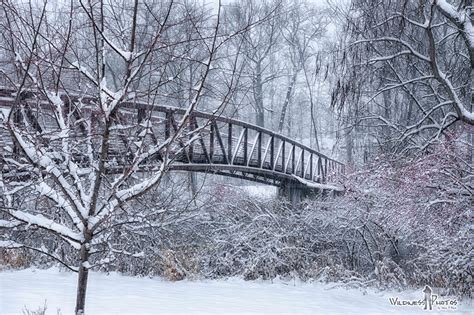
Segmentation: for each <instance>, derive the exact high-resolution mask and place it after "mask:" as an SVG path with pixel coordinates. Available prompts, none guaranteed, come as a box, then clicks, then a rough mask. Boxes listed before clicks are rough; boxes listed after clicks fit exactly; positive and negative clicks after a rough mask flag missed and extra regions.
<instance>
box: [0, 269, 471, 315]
mask: <svg viewBox="0 0 474 315" xmlns="http://www.w3.org/2000/svg"><path fill="white" fill-rule="evenodd" d="M0 285H1V287H0V314H2V315H4V314H22V310H24V309H25V307H27V308H28V309H30V310H36V309H38V307H40V306H42V305H44V303H45V301H46V304H47V312H46V314H57V310H58V309H60V310H61V314H72V313H73V307H74V299H75V285H76V277H75V275H74V274H73V273H70V272H61V271H58V270H57V269H49V270H33V269H27V270H21V271H3V272H0ZM391 297H398V298H399V299H400V300H403V299H404V300H413V299H416V300H418V299H421V298H422V292H421V290H417V291H405V292H383V293H380V292H376V291H372V290H369V291H367V292H362V291H359V290H355V289H351V290H347V289H343V288H338V287H335V285H334V284H332V285H331V284H329V285H326V284H319V283H308V284H303V283H296V284H295V283H289V284H288V283H283V282H281V281H279V282H276V283H270V282H263V281H253V282H248V281H243V280H239V279H230V280H226V281H224V280H219V281H180V282H168V281H164V280H161V279H149V278H135V277H126V276H121V275H118V274H110V275H106V274H104V273H96V272H93V273H92V274H91V275H90V283H89V291H88V300H87V307H86V313H87V314H166V313H173V314H209V313H214V314H225V313H234V314H236V313H237V314H263V313H266V314H275V313H280V314H281V313H286V314H345V315H350V314H472V313H469V311H470V308H469V307H470V306H471V307H472V301H471V302H470V303H469V304H466V302H461V304H460V305H459V304H458V306H457V310H456V311H439V310H433V311H431V312H429V311H423V310H422V309H421V307H420V306H393V305H391V304H390V302H389V298H391Z"/></svg>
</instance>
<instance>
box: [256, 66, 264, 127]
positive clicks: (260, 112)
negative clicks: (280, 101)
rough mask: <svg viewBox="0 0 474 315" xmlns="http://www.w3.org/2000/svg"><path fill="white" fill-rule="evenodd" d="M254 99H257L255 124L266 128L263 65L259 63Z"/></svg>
mask: <svg viewBox="0 0 474 315" xmlns="http://www.w3.org/2000/svg"><path fill="white" fill-rule="evenodd" d="M255 72H256V73H255V81H254V91H255V94H254V97H255V111H256V117H255V123H256V124H257V126H260V127H265V109H264V107H263V83H262V65H261V64H260V62H257V64H256V65H255Z"/></svg>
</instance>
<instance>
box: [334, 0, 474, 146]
mask: <svg viewBox="0 0 474 315" xmlns="http://www.w3.org/2000/svg"><path fill="white" fill-rule="evenodd" d="M469 2H470V1H454V2H453V3H449V2H447V1H445V0H433V1H427V2H419V1H391V2H385V1H382V2H379V3H377V4H374V3H373V2H372V1H364V0H361V1H352V4H351V8H350V11H348V12H345V13H344V15H345V16H346V27H347V32H348V34H349V36H350V37H349V38H348V40H347V41H346V44H347V46H346V47H347V50H344V53H343V54H341V63H340V64H342V65H343V68H344V70H343V73H342V78H341V79H340V80H339V82H337V84H336V85H335V90H334V94H333V95H334V96H335V97H334V101H335V102H336V103H339V105H343V104H347V105H348V106H352V108H353V111H355V112H356V113H357V122H358V123H363V124H365V123H366V122H367V123H369V124H371V125H372V127H374V128H375V130H380V131H381V133H378V132H377V131H376V133H375V134H373V135H370V134H369V136H370V137H372V136H373V137H374V138H375V139H378V140H379V141H380V144H381V145H382V146H385V147H387V148H389V149H390V148H394V149H395V151H396V152H408V151H412V150H413V149H416V150H420V149H424V148H426V147H427V146H428V145H430V144H432V143H435V142H437V141H438V139H439V138H440V136H442V135H443V134H445V131H446V130H447V129H448V128H450V127H452V126H458V127H456V128H458V129H459V128H463V126H466V128H468V129H471V130H472V125H473V124H474V120H473V118H474V114H473V110H472V109H473V108H472V106H473V105H472V81H473V74H472V71H473V70H472V69H473V66H474V63H473V60H474V59H473V52H474V46H473V43H474V41H473V37H472V29H473V24H472V23H473V22H472V6H470V5H469ZM357 104H358V105H357ZM469 133H472V131H471V132H469ZM380 135H382V136H380Z"/></svg>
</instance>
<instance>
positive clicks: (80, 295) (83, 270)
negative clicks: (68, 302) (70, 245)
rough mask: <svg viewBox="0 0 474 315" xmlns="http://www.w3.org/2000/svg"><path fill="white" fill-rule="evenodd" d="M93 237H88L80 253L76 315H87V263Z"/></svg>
mask: <svg viewBox="0 0 474 315" xmlns="http://www.w3.org/2000/svg"><path fill="white" fill-rule="evenodd" d="M90 240H91V237H86V241H84V243H83V244H82V245H81V250H80V252H79V258H80V259H79V262H80V264H79V274H78V277H77V297H76V309H75V314H76V315H83V314H85V304H86V291H87V280H88V278H89V268H88V267H89V266H87V265H86V266H85V263H86V262H88V260H89V256H90V253H89V250H90Z"/></svg>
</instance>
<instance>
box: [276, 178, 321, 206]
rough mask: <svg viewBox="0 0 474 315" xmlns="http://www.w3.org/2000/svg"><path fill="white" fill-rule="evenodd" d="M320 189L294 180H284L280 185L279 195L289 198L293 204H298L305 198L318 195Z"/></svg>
mask: <svg viewBox="0 0 474 315" xmlns="http://www.w3.org/2000/svg"><path fill="white" fill-rule="evenodd" d="M318 193H319V191H318V190H315V189H309V188H308V187H306V186H304V185H302V184H299V183H297V182H294V181H288V180H285V181H282V182H281V184H280V187H278V195H279V196H280V197H283V198H287V199H288V200H289V201H290V202H291V203H292V204H293V205H297V204H299V203H300V202H302V201H303V199H305V198H309V197H313V196H316V195H317V194H318Z"/></svg>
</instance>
